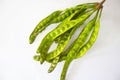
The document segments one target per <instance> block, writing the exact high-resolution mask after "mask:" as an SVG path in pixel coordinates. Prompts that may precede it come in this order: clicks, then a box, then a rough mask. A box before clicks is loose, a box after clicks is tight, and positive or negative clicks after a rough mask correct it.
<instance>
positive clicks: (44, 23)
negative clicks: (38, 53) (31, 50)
mask: <svg viewBox="0 0 120 80" xmlns="http://www.w3.org/2000/svg"><path fill="white" fill-rule="evenodd" d="M61 12H62V11H61V10H58V11H54V12H53V13H52V14H50V15H49V16H47V17H46V18H44V19H43V20H42V21H40V22H39V23H38V25H37V26H36V27H35V29H34V30H33V32H32V33H31V35H30V37H29V43H30V44H32V43H33V42H34V40H35V38H36V36H37V35H38V34H39V33H40V32H42V31H43V30H44V29H45V28H46V27H47V26H48V25H50V24H51V21H52V20H53V19H54V18H55V17H57V16H58V15H60V13H61Z"/></svg>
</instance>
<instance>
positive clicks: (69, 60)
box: [60, 58, 73, 80]
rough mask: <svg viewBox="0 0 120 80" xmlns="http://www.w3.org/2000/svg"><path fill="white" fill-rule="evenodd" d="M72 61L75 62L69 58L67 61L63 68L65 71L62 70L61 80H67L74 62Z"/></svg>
mask: <svg viewBox="0 0 120 80" xmlns="http://www.w3.org/2000/svg"><path fill="white" fill-rule="evenodd" d="M72 60H73V59H72V58H69V59H67V60H66V61H65V63H64V67H63V70H62V73H61V76H60V80H65V77H66V73H67V70H68V67H69V65H70V63H71V62H72Z"/></svg>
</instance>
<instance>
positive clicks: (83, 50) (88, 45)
mask: <svg viewBox="0 0 120 80" xmlns="http://www.w3.org/2000/svg"><path fill="white" fill-rule="evenodd" d="M101 13H102V10H101V12H100V16H101ZM100 16H99V18H98V21H97V22H96V24H95V26H94V30H93V32H92V34H91V37H90V39H89V41H88V42H87V43H86V44H85V45H84V46H83V47H82V48H81V49H80V50H79V53H78V54H77V55H76V56H75V58H80V57H82V56H83V55H84V54H85V53H86V52H87V51H88V50H89V49H90V48H91V47H92V45H93V44H94V43H95V41H96V39H97V36H98V32H99V28H100Z"/></svg>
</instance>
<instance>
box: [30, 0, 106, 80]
mask: <svg viewBox="0 0 120 80" xmlns="http://www.w3.org/2000/svg"><path fill="white" fill-rule="evenodd" d="M104 2H105V0H103V1H102V2H100V3H98V2H93V3H85V4H80V5H77V6H75V7H72V8H67V9H65V10H57V11H54V12H53V13H51V14H50V15H49V16H47V17H46V18H44V19H43V20H42V21H40V22H39V24H38V25H37V26H36V28H35V29H34V30H33V32H32V33H31V35H30V37H29V42H30V44H32V43H33V42H34V40H35V38H36V37H37V35H38V34H39V33H41V32H42V31H43V30H44V29H45V28H46V27H48V26H49V25H51V24H55V23H59V24H58V26H57V27H56V28H55V29H53V30H52V31H50V32H49V33H48V34H47V35H46V36H45V37H44V38H43V40H42V42H41V43H40V45H39V47H38V49H37V55H35V56H34V59H35V60H36V61H39V62H40V63H41V64H42V63H43V62H44V61H47V62H49V63H51V66H50V68H49V69H48V72H49V73H50V72H52V71H53V70H54V69H55V67H56V65H57V64H58V63H59V62H61V61H65V63H64V67H63V70H62V73H61V77H60V80H65V78H66V74H67V70H68V67H69V65H70V63H71V62H72V60H74V59H77V58H80V57H82V56H83V55H84V54H85V53H86V52H87V51H88V50H89V48H90V47H91V46H92V45H93V44H94V42H95V41H96V39H97V36H98V32H99V27H100V17H101V13H102V9H103V6H102V4H103V3H104ZM86 20H89V21H88V22H87V24H86V25H85V26H84V28H83V30H82V31H81V32H80V34H79V36H78V37H77V38H76V39H75V40H74V41H73V42H72V43H71V45H70V46H68V43H69V41H70V40H71V37H72V36H73V35H74V33H75V31H76V30H77V29H78V28H79V27H81V25H82V24H84V22H85V21H86ZM53 42H55V43H56V44H57V47H56V49H55V50H53V51H51V52H48V51H49V48H50V47H51V45H52V44H53ZM67 46H68V48H67V49H66V47H67Z"/></svg>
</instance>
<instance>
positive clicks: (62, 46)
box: [46, 26, 79, 60]
mask: <svg viewBox="0 0 120 80" xmlns="http://www.w3.org/2000/svg"><path fill="white" fill-rule="evenodd" d="M78 27H79V26H76V27H75V28H73V29H70V30H68V32H70V31H71V32H70V33H68V32H67V33H66V34H65V35H64V36H63V37H62V39H61V40H60V42H59V44H58V46H57V48H56V50H54V51H53V52H51V53H48V55H47V56H46V60H51V59H53V58H55V57H56V56H58V55H60V53H61V52H63V50H64V49H65V48H66V46H67V44H68V42H69V41H70V39H71V37H72V35H73V34H74V32H75V31H76V29H77V28H78Z"/></svg>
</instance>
